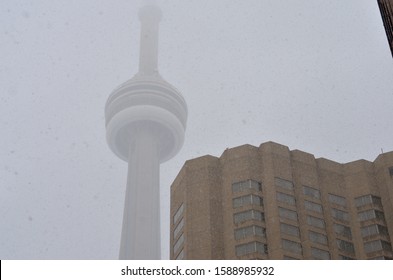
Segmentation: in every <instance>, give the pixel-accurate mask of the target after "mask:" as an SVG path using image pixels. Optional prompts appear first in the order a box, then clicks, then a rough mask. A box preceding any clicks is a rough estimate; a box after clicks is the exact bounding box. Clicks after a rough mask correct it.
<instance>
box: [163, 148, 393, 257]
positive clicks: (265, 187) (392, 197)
mask: <svg viewBox="0 0 393 280" xmlns="http://www.w3.org/2000/svg"><path fill="white" fill-rule="evenodd" d="M170 222H171V229H170V230H171V233H170V239H171V253H170V257H171V259H392V257H393V251H392V245H391V241H392V239H391V238H392V236H393V152H389V153H384V154H380V155H379V156H378V157H377V158H376V159H375V161H374V162H370V161H366V160H358V161H354V162H350V163H346V164H340V163H337V162H334V161H331V160H328V159H324V158H318V159H315V157H314V156H313V155H312V154H309V153H305V152H302V151H299V150H293V151H290V150H289V149H288V147H286V146H283V145H280V144H276V143H273V142H268V143H264V144H262V145H260V147H254V146H251V145H244V146H240V147H236V148H232V149H227V150H225V151H224V153H223V154H222V155H221V157H220V158H217V157H213V156H209V155H207V156H203V157H200V158H196V159H192V160H189V161H187V162H186V163H185V164H184V166H183V168H182V169H181V171H180V172H179V174H178V176H177V178H176V179H175V181H174V183H173V184H172V186H171V220H170Z"/></svg>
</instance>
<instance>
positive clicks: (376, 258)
mask: <svg viewBox="0 0 393 280" xmlns="http://www.w3.org/2000/svg"><path fill="white" fill-rule="evenodd" d="M391 259H392V258H389V257H385V256H378V257H375V258H371V259H369V260H391Z"/></svg>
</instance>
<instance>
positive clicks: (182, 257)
mask: <svg viewBox="0 0 393 280" xmlns="http://www.w3.org/2000/svg"><path fill="white" fill-rule="evenodd" d="M176 260H184V250H181V252H180V253H179V255H177V257H176Z"/></svg>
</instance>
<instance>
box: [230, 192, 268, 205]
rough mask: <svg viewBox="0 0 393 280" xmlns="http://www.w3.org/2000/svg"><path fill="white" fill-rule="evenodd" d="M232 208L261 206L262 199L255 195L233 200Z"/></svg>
mask: <svg viewBox="0 0 393 280" xmlns="http://www.w3.org/2000/svg"><path fill="white" fill-rule="evenodd" d="M232 204H233V208H238V207H242V206H246V205H258V206H263V200H262V197H259V196H257V195H253V194H249V195H245V196H241V197H237V198H234V199H233V200H232Z"/></svg>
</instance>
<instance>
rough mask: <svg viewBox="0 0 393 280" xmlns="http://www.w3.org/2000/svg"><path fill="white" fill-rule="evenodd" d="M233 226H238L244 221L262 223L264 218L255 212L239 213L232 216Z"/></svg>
mask: <svg viewBox="0 0 393 280" xmlns="http://www.w3.org/2000/svg"><path fill="white" fill-rule="evenodd" d="M233 218H234V222H235V224H240V223H243V222H245V221H250V220H256V221H264V220H265V216H264V214H263V213H262V212H260V211H257V210H248V211H244V212H239V213H236V214H234V215H233Z"/></svg>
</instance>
